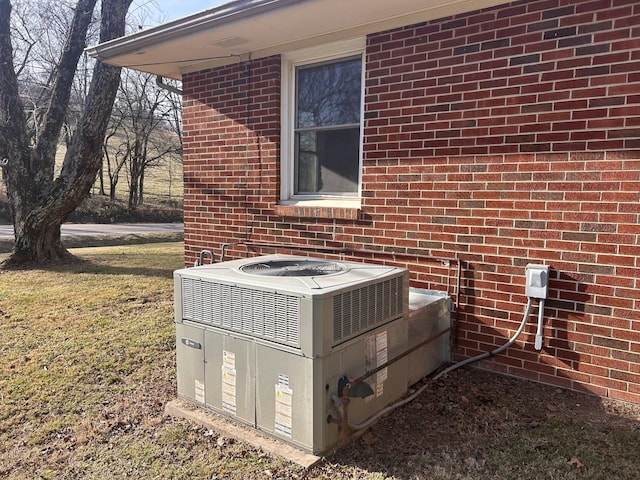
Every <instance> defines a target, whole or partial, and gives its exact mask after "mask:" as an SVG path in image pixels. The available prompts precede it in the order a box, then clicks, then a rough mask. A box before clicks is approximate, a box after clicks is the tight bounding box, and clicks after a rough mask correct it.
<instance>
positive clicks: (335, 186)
mask: <svg viewBox="0 0 640 480" xmlns="http://www.w3.org/2000/svg"><path fill="white" fill-rule="evenodd" d="M296 158H297V159H298V162H297V171H296V188H295V190H296V194H305V193H357V192H358V173H359V169H360V129H359V128H345V129H337V130H321V131H316V132H314V131H305V132H299V133H297V134H296Z"/></svg>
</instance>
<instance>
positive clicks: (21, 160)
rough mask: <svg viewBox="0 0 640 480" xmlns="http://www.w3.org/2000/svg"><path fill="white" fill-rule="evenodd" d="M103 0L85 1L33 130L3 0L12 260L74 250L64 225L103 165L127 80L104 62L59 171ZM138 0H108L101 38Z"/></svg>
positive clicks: (0, 101) (0, 38)
mask: <svg viewBox="0 0 640 480" xmlns="http://www.w3.org/2000/svg"><path fill="white" fill-rule="evenodd" d="M96 3H97V0H78V1H77V4H76V5H75V8H74V10H73V15H72V18H71V22H70V26H69V29H68V30H67V34H66V40H65V43H64V44H63V46H62V48H61V51H60V56H59V61H58V62H57V65H56V69H55V71H54V72H53V74H52V83H51V90H50V93H49V95H48V102H47V107H46V110H45V111H44V113H43V115H42V118H41V119H38V118H34V122H35V123H37V124H38V125H39V127H38V128H37V130H34V129H30V128H29V125H28V114H27V112H26V109H25V104H24V102H23V100H22V98H21V95H20V90H19V82H18V76H17V73H16V68H15V65H14V49H13V44H12V36H11V34H12V27H11V12H12V5H11V2H10V0H0V85H1V88H0V159H1V160H2V162H1V163H2V173H3V180H4V182H5V185H6V188H7V196H8V197H9V202H10V204H11V213H12V216H13V224H14V232H15V245H14V250H13V253H12V255H11V257H10V258H9V260H7V262H5V265H13V264H25V263H30V262H37V263H41V262H48V261H52V260H57V259H61V258H65V257H68V256H69V253H68V251H67V250H66V249H65V248H64V246H63V245H62V242H61V238H60V225H61V224H62V223H63V222H64V221H65V219H66V218H67V216H68V215H69V213H71V212H72V211H73V210H74V209H75V208H76V206H77V205H78V204H79V203H80V202H81V201H82V199H83V198H84V197H85V195H86V193H87V192H88V191H89V189H90V187H91V185H92V184H93V182H94V181H95V178H96V174H97V173H98V170H99V169H100V166H101V163H102V143H103V138H104V135H105V131H106V128H107V123H108V120H109V116H110V113H111V108H112V106H113V101H114V99H115V96H116V92H117V89H118V85H119V82H120V68H119V67H114V66H111V65H107V64H104V63H101V62H97V63H96V64H95V67H94V69H93V75H92V79H91V85H90V87H89V90H88V93H87V98H86V102H85V104H84V108H83V110H82V115H81V117H80V120H79V122H78V126H77V129H76V130H75V132H74V133H73V135H72V137H71V140H70V142H69V146H68V148H67V151H66V155H65V158H64V162H63V165H62V170H61V172H60V174H59V175H58V176H57V177H55V176H54V165H55V155H56V149H57V145H58V141H59V138H60V134H61V130H62V127H63V124H64V120H65V116H66V113H67V107H68V105H69V101H70V97H71V92H72V87H73V82H74V76H75V73H76V70H77V68H78V61H79V59H80V57H81V55H82V53H83V50H84V47H85V46H86V40H87V33H88V31H89V26H90V24H91V20H92V16H93V11H94V8H95V6H96ZM130 3H131V0H102V3H101V11H100V41H101V42H106V41H108V40H111V39H113V38H116V37H119V36H122V35H124V33H125V16H126V12H127V10H128V8H129V5H130Z"/></svg>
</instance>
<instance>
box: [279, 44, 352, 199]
mask: <svg viewBox="0 0 640 480" xmlns="http://www.w3.org/2000/svg"><path fill="white" fill-rule="evenodd" d="M363 49H364V44H363V41H362V40H358V41H349V42H339V43H336V44H332V45H330V46H325V47H324V48H315V49H308V50H305V51H299V52H295V53H293V54H290V55H287V56H286V57H285V58H284V61H283V70H284V71H283V73H284V74H283V116H282V118H283V127H282V146H283V148H282V173H283V177H282V185H283V189H282V200H283V201H285V202H286V201H289V202H292V203H295V202H305V201H313V200H321V201H328V200H332V199H333V200H345V199H352V200H353V199H358V198H359V194H360V177H361V175H360V173H361V165H362V162H361V157H362V155H361V152H362V147H361V145H362V109H363V102H362V97H363V93H362V92H363V73H362V72H363Z"/></svg>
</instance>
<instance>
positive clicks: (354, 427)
mask: <svg viewBox="0 0 640 480" xmlns="http://www.w3.org/2000/svg"><path fill="white" fill-rule="evenodd" d="M539 302H540V306H539V309H540V311H539V313H538V332H537V333H536V349H537V350H540V349H541V348H542V319H543V316H544V313H543V312H544V300H539ZM532 307H533V298H531V297H529V298H528V300H527V307H526V309H525V312H524V317H523V319H522V322H520V326H519V327H518V330H516V333H515V334H514V335H513V336H512V337H511V338H510V339H509V341H508V342H507V343H505V344H504V345H502V346H501V347H498V348H496V349H495V350H491V351H490V352H486V353H483V354H481V355H477V356H475V357H471V358H467V359H466V360H463V361H461V362H458V363H455V364H453V365H451V366H450V367H449V368H446V369H445V370H443V371H441V372H440V373H438V374H437V375H436V376H434V377H433V380H437V379H439V378H440V377H442V376H443V375H446V374H447V373H449V372H452V371H454V370H456V369H458V368H460V367H463V366H465V365H469V364H470V363H474V362H477V361H479V360H483V359H485V358H489V357H493V356H494V355H498V354H499V353H501V352H503V351H504V350H506V349H507V348H509V347H510V346H511V345H513V344H514V343H515V341H516V340H517V339H518V337H519V336H520V334H521V333H522V332H523V331H524V327H525V326H526V324H527V320H528V318H529V315H530V314H531V308H532ZM538 345H539V346H540V348H538ZM428 386H429V384H428V383H426V384H424V385H423V386H422V387H420V388H419V389H418V390H416V391H415V392H414V393H412V394H411V395H409V396H408V397H406V398H403V399H402V400H400V401H398V402H396V403H393V404H391V405H389V406H387V407H386V408H383V409H382V410H380V411H379V412H378V413H376V414H375V415H372V416H371V417H369V418H368V419H366V420H365V421H364V422H361V423H358V424H355V425H349V426H350V427H351V429H352V430H353V431H354V433H358V431H359V430H364V429H365V428H368V427H369V426H370V425H371V424H372V423H373V422H375V421H376V420H377V419H378V418H380V417H382V416H383V415H386V414H387V413H389V412H391V411H393V410H395V409H396V408H398V407H401V406H403V405H406V404H407V403H409V402H411V401H412V400H413V399H415V398H416V397H417V396H419V395H420V394H421V393H422V392H423V391H424V390H425V389H426V388H427V387H428Z"/></svg>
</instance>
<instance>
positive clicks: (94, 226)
mask: <svg viewBox="0 0 640 480" xmlns="http://www.w3.org/2000/svg"><path fill="white" fill-rule="evenodd" d="M183 230H184V224H182V223H115V224H99V223H65V224H64V225H62V227H61V229H60V234H61V235H62V236H63V237H82V236H90V237H96V236H102V235H127V234H133V235H139V234H150V233H151V234H152V233H175V232H182V231H183ZM3 239H4V240H6V239H13V226H12V225H0V240H3Z"/></svg>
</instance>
